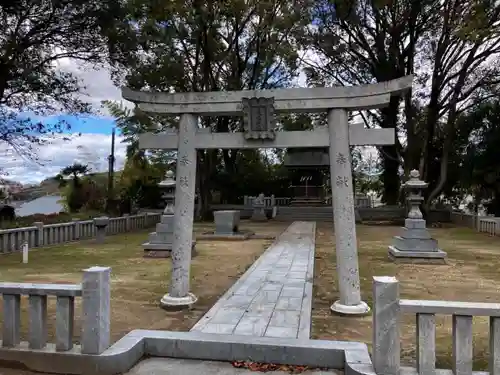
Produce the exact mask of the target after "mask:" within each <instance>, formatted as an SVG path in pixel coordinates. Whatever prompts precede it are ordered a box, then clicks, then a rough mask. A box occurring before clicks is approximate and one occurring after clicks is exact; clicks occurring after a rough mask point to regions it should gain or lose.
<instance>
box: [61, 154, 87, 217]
mask: <svg viewBox="0 0 500 375" xmlns="http://www.w3.org/2000/svg"><path fill="white" fill-rule="evenodd" d="M89 172H90V169H89V167H88V166H87V165H84V164H80V163H74V164H73V165H69V166H67V167H65V168H63V169H62V170H61V172H60V173H59V174H58V175H57V176H56V177H55V179H56V180H57V181H59V182H60V186H61V187H65V188H66V189H65V190H64V195H65V198H66V204H67V206H68V208H69V210H70V211H71V212H77V211H78V210H80V209H81V208H82V207H83V206H84V205H85V203H86V202H87V199H86V197H85V194H84V191H83V190H84V189H83V185H84V184H83V183H82V179H83V177H84V176H85V175H87V173H89ZM67 177H70V178H71V183H69V184H68V182H67V180H66V178H67Z"/></svg>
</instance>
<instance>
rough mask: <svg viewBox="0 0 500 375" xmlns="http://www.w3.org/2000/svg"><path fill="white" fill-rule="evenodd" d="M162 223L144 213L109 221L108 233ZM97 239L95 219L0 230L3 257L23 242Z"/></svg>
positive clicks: (156, 215)
mask: <svg viewBox="0 0 500 375" xmlns="http://www.w3.org/2000/svg"><path fill="white" fill-rule="evenodd" d="M160 220H161V213H144V214H140V215H125V216H121V217H111V218H109V224H108V225H107V226H106V234H107V235H112V234H118V233H126V232H130V231H134V230H138V229H144V228H149V227H152V226H154V225H155V224H156V223H158V222H159V221H160ZM95 236H96V227H95V225H94V220H73V221H72V222H69V223H59V224H49V225H44V224H43V223H42V222H36V223H33V226H31V227H23V228H12V229H2V230H0V254H2V253H10V252H14V251H20V250H21V246H22V244H23V243H24V242H26V243H28V246H29V247H30V248H32V247H41V246H47V245H57V244H61V243H65V242H71V241H78V240H83V239H88V238H92V237H95Z"/></svg>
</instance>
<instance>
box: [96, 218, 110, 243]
mask: <svg viewBox="0 0 500 375" xmlns="http://www.w3.org/2000/svg"><path fill="white" fill-rule="evenodd" d="M108 224H109V217H107V216H101V217H96V218H94V225H95V228H96V242H97V243H104V239H105V238H106V227H107V226H108Z"/></svg>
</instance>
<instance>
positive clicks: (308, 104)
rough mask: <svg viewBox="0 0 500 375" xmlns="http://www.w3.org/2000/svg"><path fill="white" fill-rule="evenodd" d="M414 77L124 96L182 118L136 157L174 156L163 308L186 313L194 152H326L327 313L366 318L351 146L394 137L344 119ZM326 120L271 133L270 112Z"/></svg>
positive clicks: (143, 138)
mask: <svg viewBox="0 0 500 375" xmlns="http://www.w3.org/2000/svg"><path fill="white" fill-rule="evenodd" d="M411 84H412V76H406V77H403V78H400V79H397V80H392V81H387V82H382V83H378V84H372V85H363V86H353V87H321V88H294V89H277V90H255V91H253V90H246V91H234V92H224V91H223V92H201V93H199V92H191V93H175V94H169V93H157V92H155V93H153V92H139V91H132V90H130V89H128V88H123V89H122V96H123V98H124V99H126V100H129V101H131V102H134V103H136V104H138V106H139V108H140V109H141V110H142V111H144V112H148V113H155V114H169V115H178V116H180V124H179V129H178V130H171V131H169V132H166V133H159V134H158V133H156V134H155V133H145V134H141V135H140V138H139V144H140V148H142V149H169V150H177V152H178V154H177V170H176V178H177V190H176V193H175V226H174V240H173V249H172V280H171V283H170V288H169V293H167V294H166V295H165V296H163V298H162V299H161V304H162V306H164V307H171V306H178V307H182V306H190V305H192V304H194V303H195V302H196V300H197V298H196V297H195V296H194V295H193V294H192V293H190V292H189V284H190V275H189V273H190V266H191V247H192V242H193V214H194V198H195V181H196V160H197V159H196V150H197V149H246V148H288V147H293V148H301V147H307V148H310V147H329V154H330V170H331V171H330V172H331V173H330V176H331V177H330V178H331V186H332V190H333V191H332V197H333V199H332V205H333V215H334V226H335V244H336V259H337V273H338V288H339V292H340V298H339V300H338V301H336V302H334V303H333V305H332V306H331V310H332V311H334V312H337V313H341V314H353V315H354V314H365V313H367V312H368V311H369V307H368V305H367V304H366V303H365V302H363V301H362V300H361V295H360V285H359V265H358V254H357V240H356V225H355V218H354V197H353V189H352V185H353V184H352V174H351V159H350V151H349V146H350V145H391V144H394V141H395V139H394V137H395V130H394V129H366V128H364V126H363V124H353V125H351V126H349V124H348V117H347V114H348V111H355V110H363V109H373V108H380V107H384V106H386V105H387V104H388V103H389V101H390V97H391V95H400V94H401V93H402V92H404V91H405V90H407V89H409V88H410V87H411ZM323 111H326V112H327V113H328V126H324V127H316V128H314V129H313V130H306V131H276V130H275V117H274V113H275V112H323ZM200 116H243V119H244V132H233V133H212V132H210V129H201V128H199V126H198V119H199V117H200Z"/></svg>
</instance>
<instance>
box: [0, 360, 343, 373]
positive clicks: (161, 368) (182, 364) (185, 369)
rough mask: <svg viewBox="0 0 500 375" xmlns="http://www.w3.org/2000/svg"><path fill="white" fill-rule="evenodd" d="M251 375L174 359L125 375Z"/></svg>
mask: <svg viewBox="0 0 500 375" xmlns="http://www.w3.org/2000/svg"><path fill="white" fill-rule="evenodd" d="M179 374H181V375H200V374H203V375H251V374H259V375H262V374H263V373H262V372H256V371H250V370H246V369H240V368H235V367H233V366H232V365H231V364H230V363H225V362H211V361H197V360H192V359H176V358H149V359H145V360H143V361H141V362H139V363H138V364H137V365H135V366H134V368H132V369H131V370H130V371H129V372H127V373H126V374H125V375H179ZM272 374H273V375H288V374H289V372H288V371H287V372H285V371H273V372H272ZM0 375H1V374H0ZM302 375H343V372H342V371H338V370H328V371H325V370H323V371H322V370H307V371H305V372H303V373H302Z"/></svg>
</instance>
